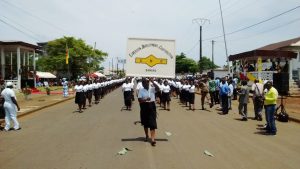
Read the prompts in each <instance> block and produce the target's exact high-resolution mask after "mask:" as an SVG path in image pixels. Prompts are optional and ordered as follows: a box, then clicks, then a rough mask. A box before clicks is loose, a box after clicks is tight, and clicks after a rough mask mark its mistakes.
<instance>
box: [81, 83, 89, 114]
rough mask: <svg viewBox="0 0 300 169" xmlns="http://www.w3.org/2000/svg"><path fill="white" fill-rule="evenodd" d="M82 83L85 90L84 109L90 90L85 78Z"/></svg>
mask: <svg viewBox="0 0 300 169" xmlns="http://www.w3.org/2000/svg"><path fill="white" fill-rule="evenodd" d="M82 85H83V92H84V96H85V97H84V101H83V105H82V109H86V98H87V92H88V84H87V82H86V81H85V80H83V81H82Z"/></svg>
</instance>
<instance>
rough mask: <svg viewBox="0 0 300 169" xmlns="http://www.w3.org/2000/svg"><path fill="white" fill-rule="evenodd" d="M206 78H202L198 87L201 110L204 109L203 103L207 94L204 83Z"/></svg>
mask: <svg viewBox="0 0 300 169" xmlns="http://www.w3.org/2000/svg"><path fill="white" fill-rule="evenodd" d="M206 82H207V80H206V79H204V80H203V81H202V82H200V85H199V86H200V89H201V106H202V110H205V107H204V103H205V98H206V97H207V94H208V87H207V84H206Z"/></svg>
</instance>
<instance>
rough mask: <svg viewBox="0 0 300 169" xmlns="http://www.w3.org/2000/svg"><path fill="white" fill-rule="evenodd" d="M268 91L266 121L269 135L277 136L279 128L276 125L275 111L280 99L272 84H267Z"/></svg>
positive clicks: (266, 96) (266, 95)
mask: <svg viewBox="0 0 300 169" xmlns="http://www.w3.org/2000/svg"><path fill="white" fill-rule="evenodd" d="M266 89H267V90H268V91H267V93H266V94H265V97H264V99H265V102H264V104H265V111H266V121H267V127H266V129H267V134H269V135H276V134H277V128H276V124H275V110H276V103H277V98H278V91H277V90H276V89H275V88H274V87H273V86H272V83H271V82H267V83H266Z"/></svg>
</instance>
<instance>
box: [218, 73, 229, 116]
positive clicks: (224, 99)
mask: <svg viewBox="0 0 300 169" xmlns="http://www.w3.org/2000/svg"><path fill="white" fill-rule="evenodd" d="M220 86H221V87H220V97H221V99H220V100H221V103H222V112H223V115H225V114H228V93H229V90H230V89H229V87H228V85H227V83H226V81H225V80H224V79H223V80H222V85H220Z"/></svg>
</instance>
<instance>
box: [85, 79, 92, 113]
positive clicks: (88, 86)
mask: <svg viewBox="0 0 300 169" xmlns="http://www.w3.org/2000/svg"><path fill="white" fill-rule="evenodd" d="M86 97H87V100H88V102H89V107H91V106H92V97H93V84H92V82H91V81H88V85H87V94H86Z"/></svg>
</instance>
